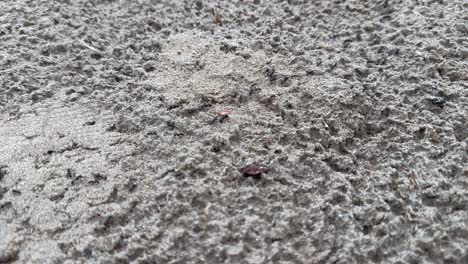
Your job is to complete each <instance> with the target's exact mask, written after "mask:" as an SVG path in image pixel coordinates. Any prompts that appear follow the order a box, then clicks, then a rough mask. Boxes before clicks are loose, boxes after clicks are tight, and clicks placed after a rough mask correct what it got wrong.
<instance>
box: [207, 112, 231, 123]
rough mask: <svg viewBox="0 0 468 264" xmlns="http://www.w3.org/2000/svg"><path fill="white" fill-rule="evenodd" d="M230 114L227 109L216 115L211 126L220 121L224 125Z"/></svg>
mask: <svg viewBox="0 0 468 264" xmlns="http://www.w3.org/2000/svg"><path fill="white" fill-rule="evenodd" d="M229 113H230V111H229V110H227V109H225V110H223V111H221V112H218V113H216V116H215V118H214V119H213V120H211V122H210V125H211V124H214V123H215V122H216V121H219V122H220V123H222V122H223V121H224V120H225V119H226V118H228V117H229Z"/></svg>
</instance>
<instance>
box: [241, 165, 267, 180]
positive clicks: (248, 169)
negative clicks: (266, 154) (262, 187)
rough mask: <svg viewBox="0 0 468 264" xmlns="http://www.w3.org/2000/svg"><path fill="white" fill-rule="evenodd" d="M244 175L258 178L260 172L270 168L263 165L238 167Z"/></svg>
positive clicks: (265, 171)
mask: <svg viewBox="0 0 468 264" xmlns="http://www.w3.org/2000/svg"><path fill="white" fill-rule="evenodd" d="M239 172H240V173H242V175H243V176H244V177H252V178H254V179H260V176H261V175H262V173H268V172H270V169H269V168H267V167H265V166H257V165H248V166H245V167H243V168H240V169H239Z"/></svg>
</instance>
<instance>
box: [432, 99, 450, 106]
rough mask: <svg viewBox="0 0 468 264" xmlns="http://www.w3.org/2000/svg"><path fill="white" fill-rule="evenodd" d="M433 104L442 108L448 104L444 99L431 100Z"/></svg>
mask: <svg viewBox="0 0 468 264" xmlns="http://www.w3.org/2000/svg"><path fill="white" fill-rule="evenodd" d="M431 103H433V104H435V105H440V106H442V105H444V104H446V103H447V100H445V99H444V98H433V99H431Z"/></svg>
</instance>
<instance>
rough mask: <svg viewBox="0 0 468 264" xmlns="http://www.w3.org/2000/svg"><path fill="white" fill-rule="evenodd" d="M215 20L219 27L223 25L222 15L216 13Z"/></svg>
mask: <svg viewBox="0 0 468 264" xmlns="http://www.w3.org/2000/svg"><path fill="white" fill-rule="evenodd" d="M214 21H215V23H216V25H217V26H218V27H220V26H222V25H223V23H222V22H221V16H220V15H216V16H215V17H214Z"/></svg>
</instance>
